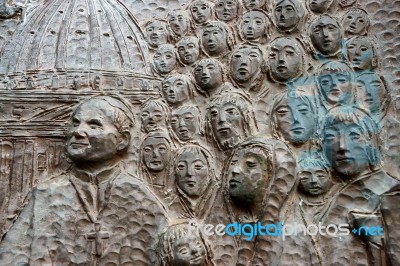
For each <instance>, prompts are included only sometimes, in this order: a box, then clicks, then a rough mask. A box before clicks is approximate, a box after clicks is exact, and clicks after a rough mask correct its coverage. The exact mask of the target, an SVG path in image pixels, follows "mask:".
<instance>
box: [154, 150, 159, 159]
mask: <svg viewBox="0 0 400 266" xmlns="http://www.w3.org/2000/svg"><path fill="white" fill-rule="evenodd" d="M159 157H160V152H159V151H158V149H154V150H153V158H159Z"/></svg>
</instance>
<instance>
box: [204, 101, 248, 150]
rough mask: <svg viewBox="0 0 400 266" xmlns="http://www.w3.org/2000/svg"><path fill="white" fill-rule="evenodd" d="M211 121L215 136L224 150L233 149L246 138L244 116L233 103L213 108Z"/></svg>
mask: <svg viewBox="0 0 400 266" xmlns="http://www.w3.org/2000/svg"><path fill="white" fill-rule="evenodd" d="M210 119H211V126H212V130H213V132H214V135H215V137H216V139H217V141H218V143H219V145H220V146H221V147H223V148H224V149H229V148H232V147H233V146H234V145H235V144H236V143H237V142H238V141H240V139H241V138H243V137H244V136H245V131H244V121H243V116H242V114H241V113H240V110H239V108H238V107H237V106H235V105H233V104H231V103H226V104H224V105H222V106H219V107H217V106H215V107H213V108H211V109H210Z"/></svg>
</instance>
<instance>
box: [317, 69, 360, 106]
mask: <svg viewBox="0 0 400 266" xmlns="http://www.w3.org/2000/svg"><path fill="white" fill-rule="evenodd" d="M316 82H317V87H318V91H319V95H320V96H319V97H320V99H321V101H322V104H323V105H324V106H325V107H326V108H328V109H329V107H332V106H334V105H337V104H351V103H352V102H353V100H354V93H355V91H354V90H355V78H354V73H353V71H352V70H351V69H350V67H349V66H348V65H346V64H344V63H340V62H336V61H330V62H327V63H325V64H323V65H322V66H321V68H320V70H319V72H318V76H317V77H316Z"/></svg>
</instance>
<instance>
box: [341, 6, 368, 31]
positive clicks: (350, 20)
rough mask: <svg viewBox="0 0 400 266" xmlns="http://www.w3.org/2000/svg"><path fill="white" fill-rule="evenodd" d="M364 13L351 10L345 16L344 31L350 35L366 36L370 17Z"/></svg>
mask: <svg viewBox="0 0 400 266" xmlns="http://www.w3.org/2000/svg"><path fill="white" fill-rule="evenodd" d="M362 12H363V11H361V10H359V11H355V10H350V11H349V12H347V13H346V14H345V15H344V16H343V21H342V25H343V29H344V31H345V33H347V34H349V35H365V34H366V33H367V29H368V17H367V15H366V14H363V13H362Z"/></svg>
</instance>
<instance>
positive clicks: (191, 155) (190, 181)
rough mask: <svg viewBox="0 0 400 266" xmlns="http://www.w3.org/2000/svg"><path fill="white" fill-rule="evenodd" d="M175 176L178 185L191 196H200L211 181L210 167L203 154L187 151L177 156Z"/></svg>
mask: <svg viewBox="0 0 400 266" xmlns="http://www.w3.org/2000/svg"><path fill="white" fill-rule="evenodd" d="M174 172H175V178H176V181H177V185H178V187H179V188H180V189H182V190H183V191H184V192H185V193H186V194H187V195H188V196H189V197H191V198H198V197H200V196H201V194H202V193H203V191H204V189H205V186H206V185H207V184H208V182H209V175H208V172H209V169H208V164H207V160H206V158H205V157H204V155H203V154H201V153H198V152H192V151H186V152H184V153H182V154H181V155H179V156H178V158H176V162H175V169H174Z"/></svg>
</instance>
